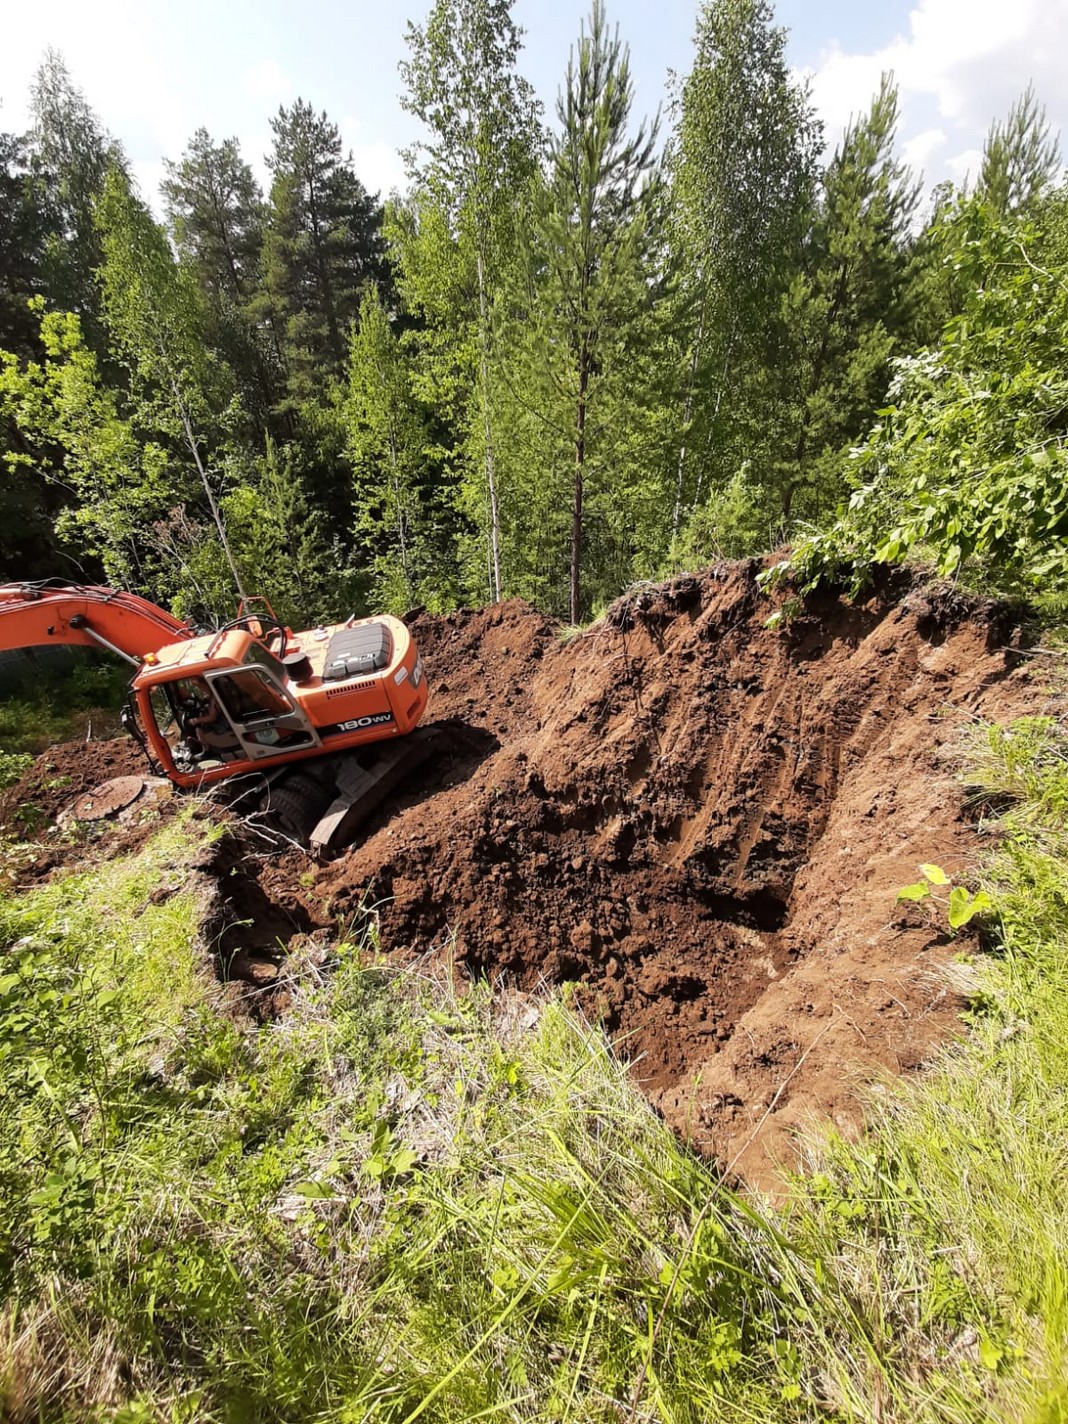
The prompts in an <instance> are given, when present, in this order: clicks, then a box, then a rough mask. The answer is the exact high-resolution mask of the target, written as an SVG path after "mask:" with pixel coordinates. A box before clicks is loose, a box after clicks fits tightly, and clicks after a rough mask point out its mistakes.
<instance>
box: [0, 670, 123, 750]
mask: <svg viewBox="0 0 1068 1424" xmlns="http://www.w3.org/2000/svg"><path fill="white" fill-rule="evenodd" d="M69 651H70V652H71V654H72V656H73V657H74V665H73V668H72V670H71V671H70V672H68V673H65V674H61V673H57V672H55V671H54V670H51V669H41V668H37V667H31V668H30V669H28V670H27V671H26V673H24V674H23V676H22V677H21V679H20V680H19V681H17V682H16V683H14V684H12V685H8V686H7V687H5V690H4V692H3V694H2V695H0V757H5V756H6V757H10V755H11V754H16V755H17V754H22V755H26V754H28V753H33V754H37V753H38V752H42V751H44V750H45V749H46V748H48V747H50V746H54V745H55V743H56V742H63V741H69V740H71V739H73V738H74V737H82V738H84V737H85V735H86V732H87V730H88V728H89V726H90V725H91V726H92V727H93V729H94V732H95V734H96V735H97V736H101V735H103V736H112V735H114V734H116V733H117V731H118V726H119V723H118V715H119V710H120V709H121V707H122V704H123V701H124V700H125V697H126V689H127V687H128V685H129V681H130V669H129V667H128V666H126V665H125V664H123V663H120V662H119V661H118V659H117V658H111V657H108V658H103V657H97V656H94V654H93V653H92V652H91V651H88V652H84V653H82V652H81V650H79V649H70V650H69ZM79 653H81V656H78V654H79ZM4 765H5V764H4V762H2V761H0V777H2V775H3V773H4Z"/></svg>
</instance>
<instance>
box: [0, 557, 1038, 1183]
mask: <svg viewBox="0 0 1068 1424" xmlns="http://www.w3.org/2000/svg"><path fill="white" fill-rule="evenodd" d="M760 567H761V566H760V564H759V563H757V562H756V561H750V562H747V563H739V564H726V565H721V566H719V567H717V568H715V569H713V570H710V571H709V572H707V573H705V574H703V575H701V576H694V577H685V578H680V579H676V580H674V581H673V582H671V583H668V584H664V585H661V586H657V587H649V588H643V589H642V590H640V591H639V592H637V593H635V594H632V595H630V596H628V597H627V598H626V599H623V600H620V602H619V603H617V604H616V605H615V606H614V607H613V609H612V610H610V613H609V615H608V616H607V617H606V618H604V619H602V620H600V621H599V622H598V623H597V624H595V625H594V626H593V627H592V628H590V629H589V630H587V631H586V632H584V633H582V634H579V635H577V636H575V637H573V638H572V639H570V640H569V641H566V642H565V641H563V640H562V639H561V637H560V634H559V632H558V630H557V628H556V627H555V625H553V624H552V623H551V622H550V621H548V620H547V619H545V618H543V617H542V616H541V615H540V614H538V613H536V612H535V611H534V610H533V609H531V608H530V607H528V606H527V605H525V604H522V603H519V602H510V603H505V604H501V605H496V606H493V607H489V608H485V609H482V610H478V611H476V612H468V611H461V612H457V613H453V614H449V615H446V616H441V617H432V616H429V615H426V614H419V615H417V616H415V617H413V618H412V619H411V622H412V627H413V632H414V634H415V637H416V639H417V642H418V645H419V647H420V650H421V652H422V655H423V660H424V664H425V667H426V670H427V676H428V678H429V681H430V689H431V703H430V708H429V712H428V719H427V720H428V723H429V724H431V725H434V724H436V725H438V726H440V727H441V729H442V750H441V752H440V754H439V755H437V756H436V758H435V760H434V762H433V763H431V764H429V765H428V766H426V767H424V768H423V769H422V770H421V771H420V772H419V773H418V774H417V776H416V778H415V779H414V781H413V782H410V783H409V784H408V785H407V786H405V787H404V788H403V789H402V791H401V792H399V793H398V794H396V795H395V796H394V797H393V798H392V799H391V800H389V801H387V802H386V803H385V804H384V805H383V806H382V808H381V809H380V810H379V811H378V812H377V813H376V815H375V818H374V820H373V821H372V822H371V823H370V824H369V826H368V827H367V828H366V829H365V832H364V834H363V838H362V840H361V841H360V842H359V843H358V844H357V845H356V846H355V847H353V848H352V849H351V850H350V851H349V852H347V853H346V854H345V855H344V856H342V857H341V858H340V859H338V860H337V861H335V862H334V863H332V864H331V865H328V866H326V867H315V866H314V865H312V863H311V862H310V861H309V860H307V859H306V858H305V857H302V856H301V855H299V854H298V853H295V852H289V853H287V854H285V855H283V856H279V857H275V858H270V857H262V856H247V857H246V856H242V855H241V854H240V847H241V843H240V842H239V841H237V842H234V843H233V844H232V848H231V849H230V850H226V851H223V852H220V856H221V857H222V859H220V860H219V862H218V864H217V865H216V866H215V867H214V870H215V874H216V875H217V876H218V879H219V886H220V894H221V897H222V902H223V904H224V907H225V914H224V916H223V919H222V920H221V921H220V926H219V927H218V931H219V933H218V938H219V947H220V958H221V959H222V960H225V961H226V963H227V964H228V965H229V966H230V967H231V969H232V968H233V965H234V964H235V962H236V963H238V964H240V963H241V962H242V961H241V960H240V956H242V955H244V956H246V957H249V956H250V957H251V961H252V962H253V963H254V964H255V963H256V962H277V961H278V959H279V958H280V956H281V954H282V952H283V950H284V946H285V944H286V943H287V942H288V940H289V939H290V938H291V937H292V936H293V935H296V934H300V935H305V934H308V933H315V932H316V931H318V930H320V929H323V928H326V927H331V928H332V927H333V926H335V925H336V924H337V923H338V922H339V921H341V922H347V921H349V920H351V919H356V918H358V917H360V916H362V915H365V914H366V913H367V911H368V909H369V908H370V909H372V910H373V911H374V913H376V914H377V917H378V920H379V925H380V936H381V944H382V947H383V948H384V949H386V950H388V951H389V952H391V953H393V954H395V955H396V956H398V957H400V958H408V957H415V956H425V955H438V956H441V957H443V958H445V959H446V960H447V961H448V962H451V963H452V964H453V965H454V966H455V971H456V972H457V973H458V974H461V975H467V976H471V977H475V976H488V977H490V978H491V979H493V980H495V981H499V982H503V983H508V984H513V985H518V986H519V987H521V988H528V989H534V988H537V987H538V986H540V985H542V984H546V983H548V984H556V983H561V982H574V983H576V984H577V985H578V986H579V987H578V990H577V993H578V997H579V1001H580V1003H581V1004H582V1005H583V1007H584V1008H585V1009H586V1011H587V1012H588V1013H589V1014H590V1015H591V1016H593V1017H596V1018H598V1019H599V1020H600V1021H601V1022H602V1023H603V1024H604V1026H605V1028H606V1030H607V1031H608V1032H609V1033H610V1034H611V1035H612V1036H613V1038H614V1040H615V1042H616V1044H617V1046H618V1050H619V1052H620V1053H621V1054H622V1055H623V1056H625V1057H626V1058H627V1059H628V1061H629V1062H630V1063H631V1065H632V1070H631V1071H632V1073H633V1076H634V1078H635V1081H636V1082H637V1083H639V1084H640V1086H641V1087H642V1089H643V1091H644V1092H645V1093H646V1095H647V1096H648V1098H649V1099H650V1101H651V1102H652V1103H653V1104H654V1105H655V1106H656V1107H657V1108H658V1109H659V1110H660V1111H661V1112H662V1113H663V1114H664V1116H665V1117H666V1118H667V1120H668V1121H669V1122H671V1123H672V1124H673V1125H674V1126H675V1127H676V1128H677V1130H678V1131H679V1132H680V1133H681V1134H682V1135H683V1136H685V1137H686V1138H687V1140H689V1141H691V1142H692V1143H693V1144H694V1146H696V1147H697V1148H698V1149H699V1150H701V1151H704V1152H708V1153H713V1154H715V1155H717V1156H718V1157H719V1158H720V1160H721V1161H722V1162H723V1163H724V1164H725V1165H727V1166H729V1167H730V1168H731V1169H732V1170H734V1171H737V1172H740V1173H742V1174H743V1175H746V1176H748V1177H749V1178H750V1179H751V1180H757V1181H763V1182H765V1183H766V1182H768V1181H770V1177H769V1163H771V1162H773V1161H774V1160H776V1159H785V1160H789V1158H790V1154H791V1142H792V1138H793V1134H794V1131H795V1129H796V1128H797V1127H798V1126H799V1125H800V1124H803V1123H804V1122H805V1121H806V1120H808V1119H809V1118H811V1117H812V1116H815V1115H826V1114H829V1115H830V1116H831V1117H832V1118H833V1119H834V1120H835V1121H836V1122H837V1123H838V1124H839V1126H841V1127H843V1128H844V1129H846V1130H849V1129H850V1128H852V1127H853V1126H854V1125H855V1124H856V1123H857V1121H858V1120H859V1108H858V1100H857V1095H856V1085H857V1083H858V1082H859V1081H861V1080H863V1079H864V1078H870V1076H871V1075H872V1072H873V1071H879V1070H889V1071H891V1072H904V1071H908V1070H911V1069H914V1068H915V1067H916V1066H918V1065H919V1064H920V1063H922V1062H923V1060H924V1059H925V1057H926V1056H927V1055H928V1054H929V1053H930V1051H931V1049H932V1047H933V1046H934V1045H935V1044H936V1043H937V1042H939V1041H941V1040H942V1039H944V1038H945V1037H946V1035H947V1034H949V1033H951V1032H952V1031H953V1029H954V1026H955V1021H956V1015H957V1013H958V1012H959V1007H960V1006H959V1004H958V1003H957V1002H955V1000H954V998H953V996H952V994H951V993H949V992H948V990H947V988H946V984H945V980H944V977H943V975H942V974H941V972H940V971H941V968H942V966H943V965H944V964H945V963H946V961H947V960H948V958H949V957H950V956H951V954H952V953H954V952H955V951H956V950H957V949H958V948H959V943H955V944H952V945H951V944H950V943H949V942H948V940H947V939H946V937H945V936H944V935H943V934H942V933H940V932H939V931H938V929H937V928H936V927H934V925H933V924H928V923H927V922H926V921H925V919H924V917H923V916H922V915H919V914H917V912H916V911H915V910H911V911H909V912H908V913H906V912H903V911H902V909H901V908H900V907H899V906H898V905H897V903H896V893H897V890H898V888H899V887H900V886H902V885H903V884H906V883H908V882H909V881H911V880H913V879H915V878H916V867H917V865H918V863H920V862H923V861H935V862H937V863H939V864H941V865H943V866H945V867H946V869H947V870H948V871H950V872H953V871H956V870H959V869H961V868H962V867H963V866H965V865H966V864H967V863H968V862H969V861H970V859H971V858H972V857H973V856H974V854H975V852H976V849H977V838H976V833H975V828H974V826H973V825H972V824H970V823H969V821H968V819H967V818H966V817H965V816H964V815H963V814H962V802H961V794H960V789H959V787H958V785H957V784H956V782H955V780H954V778H953V774H952V766H951V765H950V764H949V761H948V759H947V757H946V756H945V755H944V749H946V748H952V747H953V746H955V745H956V744H957V743H958V741H959V736H960V728H961V725H962V723H964V722H966V721H968V720H971V719H975V718H989V719H995V720H1004V719H1007V718H1010V717H1013V716H1018V715H1021V714H1024V713H1035V712H1041V711H1044V710H1048V708H1047V699H1046V696H1045V694H1044V693H1043V691H1042V689H1041V688H1040V687H1039V686H1038V685H1037V684H1036V683H1035V682H1033V681H1032V680H1030V678H1029V677H1028V675H1027V672H1026V668H1025V666H1024V662H1023V660H1022V659H1021V658H1020V656H1019V654H1018V652H1017V651H1015V649H1017V648H1018V646H1019V643H1020V633H1019V629H1018V628H1016V627H1015V625H1014V619H1013V615H1012V612H1011V610H1007V609H1005V608H1004V607H1002V606H997V605H991V604H988V603H983V602H980V601H978V600H975V599H970V598H968V597H966V596H964V595H961V594H960V593H959V591H957V590H955V589H952V588H946V587H926V588H925V587H922V586H919V585H917V584H915V583H914V582H913V581H912V580H911V579H910V578H909V577H907V576H905V575H898V576H895V577H894V578H892V579H890V580H888V581H887V582H886V583H885V584H884V586H883V587H882V588H881V589H880V590H879V591H878V592H877V593H876V594H875V595H873V596H872V597H871V598H869V599H867V600H866V601H864V602H862V603H856V604H852V603H849V602H847V601H845V600H843V599H840V598H836V597H834V596H833V595H831V594H820V595H817V596H813V597H810V598H809V599H807V600H806V602H805V606H804V608H803V611H802V612H801V614H800V615H799V616H798V617H796V618H795V619H793V620H792V621H791V622H789V623H788V624H787V625H786V626H785V627H783V628H781V629H776V630H771V629H768V628H766V627H765V623H766V620H767V618H768V615H769V613H771V612H772V610H773V607H774V603H773V602H772V603H769V601H768V599H767V598H766V597H764V596H763V594H762V593H761V592H760V590H759V588H758V585H757V582H756V577H757V574H758V572H759V571H760ZM117 745H119V746H121V745H122V744H121V743H120V744H117ZM53 757H54V754H53ZM119 760H120V762H122V769H126V768H125V759H124V757H120V758H119ZM108 771H109V774H115V772H114V769H112V768H110V767H109V768H108ZM68 794H69V793H68ZM17 796H18V791H17V790H16V792H15V797H16V799H17ZM224 861H225V863H224ZM235 956H236V957H237V958H236V960H235ZM251 977H254V976H251ZM269 977H270V976H269V975H265V977H264V982H265V983H266V982H267V981H268V980H269ZM283 1006H284V1005H283Z"/></svg>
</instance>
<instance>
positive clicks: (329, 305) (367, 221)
mask: <svg viewBox="0 0 1068 1424" xmlns="http://www.w3.org/2000/svg"><path fill="white" fill-rule="evenodd" d="M271 129H272V131H273V134H274V146H273V148H272V151H271V153H270V155H269V156H268V159H267V164H268V167H269V168H270V170H271V178H272V183H271V193H270V203H269V206H268V210H267V222H266V228H265V232H264V239H263V266H262V284H261V289H260V292H259V294H258V295H257V298H256V300H255V302H254V303H253V309H254V314H255V317H256V318H257V319H258V320H261V321H262V320H266V321H268V322H269V323H270V327H271V330H272V331H273V333H274V339H275V343H276V349H277V351H278V353H279V355H280V357H281V360H282V362H283V365H284V369H285V376H286V382H287V387H288V393H289V394H288V399H289V403H290V408H291V409H298V408H299V406H300V404H301V402H304V401H308V400H314V399H316V398H317V397H318V396H319V395H320V394H321V384H322V380H323V377H324V376H336V375H338V374H340V372H341V369H342V366H343V365H344V360H345V336H346V332H347V329H348V325H349V322H350V321H351V320H352V319H353V317H355V315H356V312H357V309H358V306H359V301H360V295H361V291H362V289H363V287H364V286H365V285H366V284H368V283H373V282H379V281H382V280H383V278H384V277H385V275H386V274H385V269H384V253H383V247H382V239H381V236H380V232H379V229H380V226H381V210H380V208H379V207H378V204H377V203H376V201H375V200H374V199H373V198H372V197H371V196H370V195H369V194H368V193H367V190H366V189H365V188H364V186H363V184H362V183H361V182H360V180H359V178H357V176H356V173H355V171H354V169H353V167H352V158H351V155H350V156H348V157H346V156H344V155H343V153H342V148H341V134H340V132H339V130H338V127H337V125H336V124H334V123H331V121H330V120H329V118H328V117H327V115H326V114H325V113H320V114H316V113H315V110H314V109H313V107H312V105H311V104H309V103H307V102H306V101H305V100H303V99H297V100H296V102H295V103H294V104H293V105H292V106H291V107H290V108H288V109H287V108H285V107H284V106H282V107H280V108H279V110H278V113H277V114H276V115H275V117H274V118H273V119H272V120H271Z"/></svg>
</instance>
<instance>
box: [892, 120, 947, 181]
mask: <svg viewBox="0 0 1068 1424" xmlns="http://www.w3.org/2000/svg"><path fill="white" fill-rule="evenodd" d="M945 145H946V132H945V129H923V130H922V131H921V132H920V133H918V134H914V135H913V136H912V138H910V139H907V140H906V141H905V142H904V143H903V144H902V145H901V156H902V158H904V160H905V162H906V163H907V164H908V165H909V167H910V168H914V169H915V170H916V171H917V172H918V173H922V172H923V171H924V170H925V169H926V168H928V167H929V166H930V163H931V160H932V159H933V158H934V156H935V154H936V153H937V152H938V150H939V149H940V148H944V147H945Z"/></svg>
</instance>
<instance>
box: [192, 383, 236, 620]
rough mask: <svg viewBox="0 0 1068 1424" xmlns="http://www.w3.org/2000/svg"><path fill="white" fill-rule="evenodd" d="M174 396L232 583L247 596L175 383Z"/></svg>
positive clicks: (220, 512)
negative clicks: (231, 575) (232, 577)
mask: <svg viewBox="0 0 1068 1424" xmlns="http://www.w3.org/2000/svg"><path fill="white" fill-rule="evenodd" d="M174 398H175V400H176V401H177V402H178V410H179V414H180V416H181V421H182V428H183V429H184V431H185V438H186V440H187V441H188V443H189V448H190V450H191V451H192V452H193V460H194V462H195V463H196V467H197V473H198V474H199V475H200V482H201V484H202V485H203V486H204V493H205V494H206V495H207V497H208V506H209V508H210V509H211V517H212V519H213V520H214V521H215V528H216V529H217V530H218V531H219V542H220V543H221V544H222V546H223V553H224V554H225V555H226V562H227V563H228V564H229V565H230V572H231V573H232V574H233V576H234V584H235V585H236V587H237V592H238V596H239V597H240V598H247V597H248V595H247V594H246V593H245V590H244V587H243V585H242V583H241V575H240V574H239V573H238V571H237V564H236V563H235V562H234V556H233V554H232V553H231V551H230V541H229V539H227V537H226V525H225V524H224V523H223V517H222V511H221V510H220V508H219V506H218V505H217V504H216V503H215V495H214V494H213V493H212V488H211V481H210V480H209V479H208V472H207V470H206V469H205V468H204V462H203V461H202V460H201V458H200V448H199V446H198V445H197V438H196V434H195V433H194V430H193V423H192V421H191V420H190V419H189V415H188V413H187V411H186V408H185V402H184V401H183V400H182V395H181V392H180V391H179V389H178V387H177V385H176V386H175V387H174Z"/></svg>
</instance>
